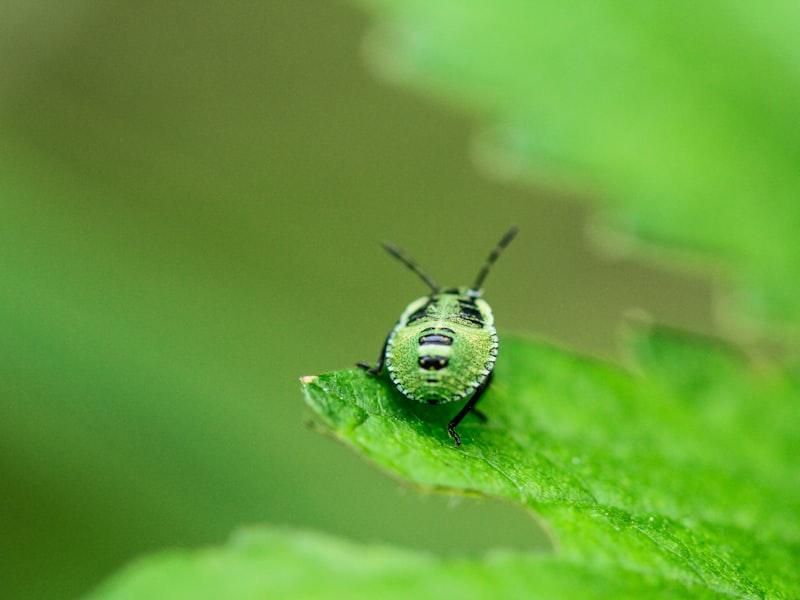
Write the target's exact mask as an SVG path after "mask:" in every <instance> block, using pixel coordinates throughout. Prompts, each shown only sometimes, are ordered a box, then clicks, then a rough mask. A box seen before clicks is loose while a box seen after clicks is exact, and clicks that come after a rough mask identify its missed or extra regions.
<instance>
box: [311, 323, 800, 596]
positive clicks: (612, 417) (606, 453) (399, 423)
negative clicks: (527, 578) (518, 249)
mask: <svg viewBox="0 0 800 600" xmlns="http://www.w3.org/2000/svg"><path fill="white" fill-rule="evenodd" d="M630 346H631V347H632V348H634V355H635V359H634V362H635V365H634V370H633V371H629V370H625V369H622V368H620V367H618V366H614V365H610V364H604V363H601V362H597V361H594V360H590V359H585V358H578V357H575V356H573V355H570V354H568V353H565V352H563V351H561V350H558V349H555V348H553V347H551V346H548V345H544V344H541V343H534V342H530V341H525V340H521V339H514V338H510V339H504V340H503V348H502V354H501V359H500V361H498V366H497V369H496V374H495V380H494V381H493V383H492V386H491V387H490V389H489V390H488V391H487V393H486V396H485V398H484V399H483V400H482V401H481V408H482V410H483V411H485V412H486V413H487V415H488V416H489V422H488V423H487V424H482V423H480V422H479V421H478V420H477V419H475V420H470V419H469V418H468V419H467V420H465V421H464V422H463V423H462V425H461V426H460V427H459V432H460V433H461V437H462V440H463V442H464V443H463V445H462V446H461V447H460V448H457V447H455V445H454V444H453V442H452V440H450V438H449V437H448V436H447V433H446V430H445V425H446V423H447V421H448V420H449V418H450V417H451V416H452V412H453V410H452V409H451V410H448V407H446V406H445V407H442V406H435V407H429V406H424V405H417V404H415V403H410V402H409V401H407V400H405V399H404V398H403V397H402V396H401V395H400V394H399V393H398V392H397V391H396V390H395V389H394V388H393V387H392V385H391V384H390V383H389V382H387V381H384V380H381V379H375V378H372V377H370V376H368V375H366V374H365V373H363V372H361V371H343V372H338V373H332V374H328V375H322V376H319V377H317V378H305V379H304V382H305V391H306V396H307V399H308V402H309V404H310V406H311V407H312V408H313V409H314V411H315V412H316V413H317V415H318V418H319V420H320V423H321V425H322V426H323V427H324V428H326V429H327V431H329V432H330V434H331V435H333V436H335V437H336V438H337V439H339V440H341V441H343V442H344V443H345V444H347V445H348V446H351V447H352V448H353V449H355V450H356V451H358V452H359V453H361V454H363V455H365V456H367V457H369V458H370V459H371V460H372V461H373V462H375V463H376V464H377V465H379V466H380V467H382V468H383V469H384V470H386V471H387V472H389V473H390V474H392V475H394V476H395V477H398V478H399V479H401V480H403V481H407V482H409V483H411V484H414V485H417V486H420V487H423V488H426V489H432V490H447V491H452V492H457V493H458V492H460V493H469V494H476V493H477V494H483V495H486V496H491V497H496V498H504V499H507V500H510V501H512V502H515V503H518V504H520V505H521V506H524V507H526V508H528V509H529V510H531V511H532V512H533V513H535V514H536V515H539V516H540V517H541V519H542V520H543V521H544V522H545V524H546V526H547V527H548V528H549V530H550V531H551V532H552V536H553V540H554V546H555V552H556V556H555V558H554V559H553V562H554V563H557V564H560V565H570V568H571V569H576V568H579V569H580V570H582V571H583V572H584V573H585V574H589V573H598V572H602V573H605V574H606V575H607V576H608V577H612V578H613V577H621V578H623V579H625V578H627V577H633V576H641V577H644V579H645V580H646V581H648V582H649V585H650V588H649V589H650V591H651V592H656V591H658V590H663V589H665V586H666V588H672V587H674V586H680V585H686V586H691V588H692V589H693V590H701V589H702V590H706V591H709V592H716V593H720V594H730V595H733V596H742V597H777V598H781V597H797V596H798V595H800V575H798V573H799V572H800V571H798V567H799V566H800V477H798V473H800V464H798V463H799V462H800V461H798V457H797V449H798V448H800V433H798V429H797V422H798V407H797V402H796V399H797V397H798V391H800V390H799V389H798V388H799V387H800V386H798V381H800V380H799V379H798V377H797V373H785V372H782V371H780V370H776V369H766V368H762V369H757V368H755V367H753V366H751V365H748V364H747V363H746V362H745V360H744V359H743V358H742V357H740V356H738V355H736V354H734V353H733V352H731V351H730V350H728V349H726V348H723V347H718V346H716V345H714V344H711V343H705V342H700V341H699V340H694V339H687V338H685V337H682V336H678V335H672V334H668V333H663V332H652V333H650V334H648V335H646V336H638V337H634V338H632V339H631V340H630ZM464 526H465V527H468V526H469V524H465V525H464ZM487 568H488V567H487ZM533 589H534V590H536V589H537V588H536V587H534V588H533ZM584 591H585V593H587V594H588V593H593V588H591V587H587V588H586V589H585V590H584Z"/></svg>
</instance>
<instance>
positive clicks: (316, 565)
mask: <svg viewBox="0 0 800 600" xmlns="http://www.w3.org/2000/svg"><path fill="white" fill-rule="evenodd" d="M616 575H617V574H614V573H610V572H608V571H602V572H600V571H593V570H592V569H590V568H587V567H586V566H585V565H575V564H570V563H569V562H567V561H563V560H555V559H554V558H553V557H551V556H519V555H515V554H512V553H504V552H496V553H494V554H492V555H491V556H489V557H488V558H487V560H485V561H484V562H482V563H479V562H476V561H473V560H468V559H463V558H456V559H443V558H440V557H436V556H432V555H427V554H423V553H419V552H405V551H402V550H398V549H395V548H388V547H374V546H373V547H364V546H358V545H356V544H352V543H348V542H345V541H342V540H337V539H334V538H330V537H326V536H322V535H319V534H313V533H307V532H299V531H284V530H275V529H268V528H261V529H250V530H247V531H243V532H241V533H240V534H238V535H236V536H235V537H234V539H233V540H231V542H230V543H229V544H228V545H227V546H225V547H222V548H212V549H206V550H199V551H191V552H188V551H187V552H169V553H163V554H161V555H156V556H153V557H150V558H148V559H145V560H142V561H140V562H139V563H137V564H134V565H132V566H130V567H129V568H128V569H127V570H125V571H123V572H122V573H120V574H118V575H117V576H116V577H115V578H114V579H112V580H111V581H109V582H108V583H107V584H106V585H104V586H103V587H102V588H101V589H99V590H97V592H95V593H94V594H92V595H90V596H88V597H87V598H86V600H142V599H147V600H160V599H164V600H182V599H184V598H185V599H187V600H189V599H191V600H223V599H224V600H230V599H236V600H263V599H266V598H268V599H269V600H282V599H289V600H306V599H311V598H319V599H325V600H331V599H336V598H342V599H347V600H358V599H360V598H363V599H368V600H374V599H375V598H382V599H383V598H388V599H391V598H397V599H406V598H409V597H413V596H412V595H413V594H419V595H420V597H422V598H459V599H462V600H469V599H472V598H475V599H477V598H513V599H516V598H520V597H523V596H521V595H520V594H526V593H527V592H533V593H535V594H541V595H540V596H537V597H544V598H554V597H555V598H566V597H583V596H582V595H583V594H585V593H586V590H587V589H591V590H592V591H593V596H592V597H594V598H614V599H619V598H642V597H648V598H651V597H654V596H653V595H652V590H653V581H652V578H650V577H649V576H648V575H646V574H644V573H636V572H630V573H626V574H625V576H624V577H619V576H616ZM660 595H661V596H662V597H670V598H712V597H715V595H714V594H711V593H709V592H708V590H705V589H703V588H697V587H694V586H692V585H690V584H687V583H684V582H678V581H673V582H666V584H665V586H664V587H663V588H661V589H660ZM524 597H533V596H531V595H528V596H524Z"/></svg>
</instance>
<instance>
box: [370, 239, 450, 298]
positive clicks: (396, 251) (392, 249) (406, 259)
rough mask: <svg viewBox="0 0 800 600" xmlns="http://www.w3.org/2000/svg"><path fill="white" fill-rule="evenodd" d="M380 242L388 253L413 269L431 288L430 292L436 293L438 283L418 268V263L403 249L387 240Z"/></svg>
mask: <svg viewBox="0 0 800 600" xmlns="http://www.w3.org/2000/svg"><path fill="white" fill-rule="evenodd" d="M382 244H383V247H384V248H385V249H386V251H387V252H388V253H389V254H391V255H392V256H394V257H395V258H396V259H397V260H399V261H400V262H401V263H403V264H404V265H405V266H407V267H408V268H409V269H411V270H412V271H414V273H416V274H417V275H418V276H419V278H420V279H422V281H424V282H425V283H426V284H427V286H428V287H429V288H431V291H432V292H434V293H436V292H438V291H439V284H437V283H436V282H435V281H434V280H433V278H432V277H431V276H430V275H428V274H427V273H426V272H425V271H423V270H422V269H420V267H419V265H418V264H417V263H416V261H415V260H414V259H413V258H411V257H410V256H408V255H406V254H404V253H403V251H402V250H400V248H398V247H397V246H395V245H394V244H391V243H389V242H382Z"/></svg>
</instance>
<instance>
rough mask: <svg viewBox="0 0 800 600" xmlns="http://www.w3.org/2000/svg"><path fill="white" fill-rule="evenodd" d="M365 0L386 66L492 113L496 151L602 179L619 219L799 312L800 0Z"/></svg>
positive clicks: (600, 187) (531, 166) (501, 162)
mask: <svg viewBox="0 0 800 600" xmlns="http://www.w3.org/2000/svg"><path fill="white" fill-rule="evenodd" d="M356 3H357V4H359V5H363V6H365V7H366V8H368V9H369V10H370V12H372V13H373V14H375V15H376V17H377V19H378V20H379V22H380V23H381V26H380V27H378V28H377V29H376V31H375V32H374V33H373V35H372V36H371V37H370V41H371V43H370V44H369V46H368V49H369V50H370V52H369V53H368V56H369V57H370V59H371V60H372V62H373V63H374V64H376V65H377V68H378V70H379V72H380V73H382V74H384V75H385V76H386V77H387V78H390V79H392V80H394V81H398V80H399V81H402V82H408V83H410V84H411V85H414V86H417V87H420V88H422V89H424V90H426V91H429V92H431V91H432V92H434V93H435V96H436V97H437V98H439V99H442V98H444V99H446V100H447V101H448V102H450V103H454V104H457V105H458V106H460V107H463V108H465V109H466V110H467V111H468V112H471V113H474V114H476V115H478V116H480V117H482V118H483V119H484V120H485V121H488V123H489V124H490V125H491V126H492V127H493V128H492V129H491V130H490V131H488V132H487V133H486V134H485V135H483V136H482V137H481V140H482V141H483V142H484V143H482V144H478V152H477V154H478V156H479V157H482V158H484V159H486V160H484V161H483V162H484V164H486V163H487V161H488V163H491V166H492V167H497V169H499V170H500V171H502V172H503V174H504V175H520V176H521V177H523V178H525V179H530V178H531V176H532V177H533V179H535V180H537V181H539V182H541V181H547V180H552V179H554V178H555V179H560V180H561V181H564V180H572V181H575V180H576V179H577V180H580V181H581V182H585V184H586V187H587V188H590V189H591V190H592V191H593V195H594V196H599V198H600V199H601V200H602V201H603V203H604V204H606V205H608V206H609V207H610V210H608V212H607V215H606V217H607V220H608V221H609V222H613V225H614V226H615V228H617V229H621V230H624V231H626V232H630V233H633V234H635V235H637V236H638V237H639V239H640V240H645V241H647V242H657V243H659V244H663V245H665V246H668V247H671V248H675V247H677V248H680V249H681V250H686V249H689V250H691V251H693V252H694V253H695V255H696V256H701V257H703V258H705V259H713V261H714V265H715V266H717V267H719V269H720V270H722V271H723V272H725V273H726V274H727V275H728V276H729V278H730V280H731V281H732V282H733V283H734V284H735V285H738V286H739V289H740V290H741V293H740V294H738V299H739V300H740V305H741V306H746V307H747V308H748V309H749V311H750V312H751V314H763V315H765V316H769V317H772V318H776V319H782V320H789V321H792V322H794V323H795V324H797V323H800V295H798V294H797V293H796V282H797V281H798V280H800V210H798V206H797V191H798V190H800V144H799V143H798V136H797V123H798V122H800V43H798V39H799V38H798V36H797V31H798V28H800V9H799V8H798V6H799V5H797V4H795V3H789V2H783V1H780V0H767V1H765V2H757V3H754V2H715V1H710V2H700V3H698V2H691V1H686V0H685V1H680V0H679V1H673V2H639V1H635V0H614V1H609V2H577V3H576V2H569V3H564V2H557V1H554V0H545V1H541V2H530V1H528V0H511V1H506V2H494V1H492V0H476V1H473V2H463V1H461V0H443V1H440V2H426V1H421V0H402V1H398V0H358V2H356ZM662 258H663V257H662Z"/></svg>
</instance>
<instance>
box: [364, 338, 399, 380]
mask: <svg viewBox="0 0 800 600" xmlns="http://www.w3.org/2000/svg"><path fill="white" fill-rule="evenodd" d="M391 337H392V333H391V332H389V335H387V336H386V341H385V342H383V348H381V353H380V356H378V363H377V364H376V365H375V366H374V367H370V366H369V364H368V363H365V362H357V363H356V366H357V367H361V368H362V369H365V370H366V371H367V373H369V374H370V375H380V372H381V371H382V370H383V361H384V360H385V358H386V348H387V346H389V338H391Z"/></svg>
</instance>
